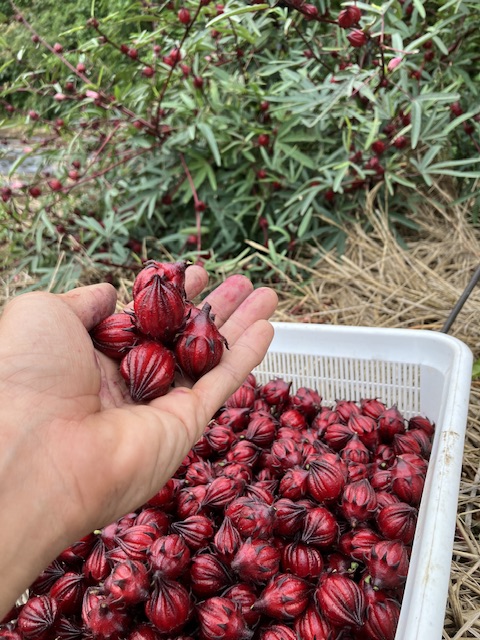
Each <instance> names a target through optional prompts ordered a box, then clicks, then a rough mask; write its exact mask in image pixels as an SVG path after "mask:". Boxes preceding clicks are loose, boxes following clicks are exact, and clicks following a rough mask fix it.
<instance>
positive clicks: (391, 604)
mask: <svg viewBox="0 0 480 640" xmlns="http://www.w3.org/2000/svg"><path fill="white" fill-rule="evenodd" d="M399 618H400V604H399V603H398V602H397V601H396V600H393V598H382V599H378V600H376V601H374V602H370V603H369V604H368V606H367V608H366V610H365V621H364V624H363V627H362V630H363V632H364V633H365V634H366V637H367V638H374V639H375V640H376V639H377V638H378V639H379V640H394V638H395V632H396V630H397V625H398V619H399Z"/></svg>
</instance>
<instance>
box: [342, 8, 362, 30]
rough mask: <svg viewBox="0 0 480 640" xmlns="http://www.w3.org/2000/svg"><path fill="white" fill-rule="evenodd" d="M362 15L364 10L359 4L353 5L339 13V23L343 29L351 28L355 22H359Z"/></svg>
mask: <svg viewBox="0 0 480 640" xmlns="http://www.w3.org/2000/svg"><path fill="white" fill-rule="evenodd" d="M361 17H362V12H361V11H360V9H359V8H358V7H357V5H352V6H350V7H346V8H345V9H342V11H340V13H339V14H338V24H339V26H340V27H342V29H349V28H350V27H353V25H354V24H358V23H359V22H360V19H361Z"/></svg>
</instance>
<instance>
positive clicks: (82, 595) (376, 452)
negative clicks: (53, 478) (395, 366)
mask: <svg viewBox="0 0 480 640" xmlns="http://www.w3.org/2000/svg"><path fill="white" fill-rule="evenodd" d="M433 432H434V425H433V424H432V423H431V422H430V421H429V420H428V419H427V418H425V417H422V416H414V417H411V418H410V419H408V420H407V419H405V418H404V417H403V416H402V414H401V413H400V412H399V410H398V409H397V408H396V407H387V406H385V404H383V403H382V402H381V401H379V400H378V399H373V398H369V399H362V400H360V401H359V402H358V403H356V402H353V401H349V400H338V401H337V402H336V403H335V404H334V406H331V407H328V406H326V405H324V404H323V403H322V399H321V397H320V396H319V394H318V393H317V392H316V391H315V390H314V389H310V388H300V389H298V390H297V391H296V393H294V392H293V391H292V390H291V385H290V383H288V382H286V381H284V380H282V379H273V380H270V381H268V382H267V383H265V384H259V383H257V381H256V379H255V377H254V375H253V374H250V375H249V376H248V378H247V379H246V381H245V382H244V384H243V385H242V386H241V387H240V388H239V389H238V390H237V391H236V392H235V393H234V394H233V395H232V396H231V397H230V398H229V399H228V401H227V402H226V404H225V405H224V406H223V407H222V408H221V409H220V410H219V411H218V413H217V414H216V416H215V417H214V419H213V420H212V421H211V422H210V424H209V425H208V426H207V428H206V430H205V432H204V434H203V436H202V437H201V439H200V440H199V441H198V442H197V443H196V445H195V446H194V447H193V449H192V450H191V451H190V452H189V454H188V455H187V456H186V458H185V459H184V460H183V462H182V464H181V466H180V468H179V469H178V470H177V472H176V474H175V476H174V477H173V478H172V479H170V480H169V481H168V482H167V484H166V485H165V486H164V487H163V488H162V489H161V490H160V491H159V492H158V493H157V494H156V495H155V496H153V497H152V498H151V499H150V500H149V501H148V502H147V503H146V504H144V505H143V506H142V507H141V508H139V509H138V510H137V511H135V512H133V513H129V514H126V515H125V516H124V517H123V518H121V519H119V520H118V521H116V522H114V523H112V524H110V525H108V526H106V527H104V528H103V529H101V530H98V531H94V532H92V533H91V534H89V535H87V536H86V537H84V538H83V539H82V540H79V541H78V542H76V543H75V544H73V545H72V546H71V547H69V548H68V549H66V550H65V551H64V552H63V553H62V554H61V555H60V556H59V557H58V558H57V559H56V560H55V561H54V562H53V563H52V564H51V565H50V566H49V567H48V568H47V569H45V571H44V572H43V573H42V574H41V575H40V576H39V577H38V579H37V580H35V582H34V583H33V584H32V585H31V588H30V590H29V599H28V600H27V602H26V603H25V604H24V605H23V606H19V607H16V608H15V609H14V610H13V611H12V612H11V613H10V614H9V616H7V619H6V620H4V623H3V627H1V628H2V629H3V631H1V632H0V636H1V637H3V638H9V639H11V640H18V639H19V638H25V639H26V640H48V639H50V638H52V639H53V638H58V639H61V640H77V639H80V638H93V639H96V638H98V639H100V640H118V639H126V640H162V639H170V640H248V639H254V640H393V638H394V636H395V629H396V626H397V623H398V618H399V612H400V603H401V599H402V592H403V588H404V584H405V581H406V577H407V572H408V567H409V557H410V552H411V546H412V541H413V537H414V533H415V526H416V520H417V510H418V507H419V503H420V498H421V495H422V490H423V486H424V480H425V473H426V469H427V460H428V457H429V452H430V448H431V440H432V437H433Z"/></svg>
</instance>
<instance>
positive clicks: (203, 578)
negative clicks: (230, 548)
mask: <svg viewBox="0 0 480 640" xmlns="http://www.w3.org/2000/svg"><path fill="white" fill-rule="evenodd" d="M190 580H191V585H192V591H193V592H194V593H195V594H196V595H197V596H201V597H203V598H205V597H208V596H214V595H216V594H218V593H219V592H220V591H222V590H224V589H225V587H227V586H229V585H230V584H231V583H232V577H231V575H230V573H229V571H228V569H227V567H226V566H225V564H224V563H223V562H222V561H221V560H220V558H219V557H218V556H216V555H214V554H212V553H199V554H197V555H195V556H194V557H193V558H192V562H191V565H190Z"/></svg>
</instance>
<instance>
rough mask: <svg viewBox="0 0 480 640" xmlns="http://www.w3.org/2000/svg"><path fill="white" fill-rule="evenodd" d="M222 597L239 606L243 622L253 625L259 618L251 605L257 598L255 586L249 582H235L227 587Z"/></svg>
mask: <svg viewBox="0 0 480 640" xmlns="http://www.w3.org/2000/svg"><path fill="white" fill-rule="evenodd" d="M223 597H225V598H228V599H229V600H232V601H233V602H235V604H237V605H239V606H240V610H241V612H242V615H243V617H244V618H245V622H246V623H247V624H248V625H249V626H250V627H254V626H255V625H256V624H257V622H258V621H259V619H260V614H259V613H257V612H256V611H253V610H252V606H253V604H254V602H255V601H256V599H257V587H256V586H254V585H250V584H244V583H240V584H235V585H233V586H232V587H229V588H228V589H227V590H226V591H225V592H224V593H223Z"/></svg>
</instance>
